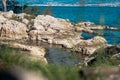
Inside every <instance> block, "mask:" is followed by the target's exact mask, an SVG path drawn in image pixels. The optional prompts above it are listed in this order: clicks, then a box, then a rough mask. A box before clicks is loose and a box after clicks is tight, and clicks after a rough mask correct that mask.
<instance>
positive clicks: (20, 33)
mask: <svg viewBox="0 0 120 80" xmlns="http://www.w3.org/2000/svg"><path fill="white" fill-rule="evenodd" d="M26 31H27V27H26V25H25V24H23V23H20V22H17V21H14V20H6V21H4V22H2V23H0V36H1V37H6V38H11V39H22V38H25V37H27V32H26Z"/></svg>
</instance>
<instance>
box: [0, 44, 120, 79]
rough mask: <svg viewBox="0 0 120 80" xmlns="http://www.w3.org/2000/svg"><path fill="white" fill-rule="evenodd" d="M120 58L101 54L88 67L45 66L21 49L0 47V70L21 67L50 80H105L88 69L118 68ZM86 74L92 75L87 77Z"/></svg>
mask: <svg viewBox="0 0 120 80" xmlns="http://www.w3.org/2000/svg"><path fill="white" fill-rule="evenodd" d="M119 62H120V58H116V59H114V60H113V59H110V58H109V56H107V55H104V54H103V52H102V51H101V54H99V56H98V57H97V58H96V61H95V62H94V63H93V64H90V65H89V66H88V67H83V68H79V67H80V66H74V67H68V66H65V65H54V64H48V65H46V64H43V63H41V62H40V61H33V60H31V59H30V58H28V55H25V54H23V51H21V50H19V49H17V50H16V49H13V48H9V47H7V46H4V45H1V46H0V69H1V70H5V69H9V68H12V67H13V66H20V67H22V68H25V69H30V70H34V71H36V72H38V73H39V72H42V74H43V75H45V76H46V77H47V78H48V79H49V80H96V79H97V78H99V79H102V80H105V79H104V77H102V76H101V74H100V73H99V72H97V73H93V74H92V72H91V71H89V70H88V71H89V72H87V69H89V68H94V69H97V68H98V67H100V66H102V67H103V68H104V67H105V66H106V67H112V66H117V65H118V64H119ZM84 73H90V74H89V75H85V74H84Z"/></svg>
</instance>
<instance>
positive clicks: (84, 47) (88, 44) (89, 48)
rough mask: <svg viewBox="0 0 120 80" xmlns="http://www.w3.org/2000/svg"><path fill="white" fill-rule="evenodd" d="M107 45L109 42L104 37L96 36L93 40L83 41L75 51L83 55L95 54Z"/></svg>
mask: <svg viewBox="0 0 120 80" xmlns="http://www.w3.org/2000/svg"><path fill="white" fill-rule="evenodd" d="M105 45H107V41H106V40H105V39H104V38H103V37H100V36H96V37H94V38H93V39H89V40H81V41H80V42H79V44H77V45H76V46H75V48H74V49H75V51H77V52H79V53H81V54H93V53H94V52H95V51H96V50H97V49H99V48H100V47H102V46H105Z"/></svg>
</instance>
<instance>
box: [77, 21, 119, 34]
mask: <svg viewBox="0 0 120 80" xmlns="http://www.w3.org/2000/svg"><path fill="white" fill-rule="evenodd" d="M75 30H76V31H77V32H81V31H83V32H86V33H90V34H98V33H97V32H96V31H95V30H119V29H118V28H114V27H109V26H101V25H96V24H94V23H91V22H79V23H77V24H75Z"/></svg>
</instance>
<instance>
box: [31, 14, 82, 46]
mask: <svg viewBox="0 0 120 80" xmlns="http://www.w3.org/2000/svg"><path fill="white" fill-rule="evenodd" d="M32 28H33V30H30V32H29V38H30V39H31V40H41V41H44V42H48V43H52V44H59V45H62V46H64V47H66V48H72V47H73V46H74V45H75V44H76V43H77V42H79V40H80V38H81V36H80V34H79V33H77V32H75V31H74V28H73V25H72V24H71V22H69V21H68V20H64V19H57V18H54V17H52V16H49V15H46V16H44V15H39V16H37V17H36V18H35V19H34V22H33V26H32ZM77 40H78V41H77Z"/></svg>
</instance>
